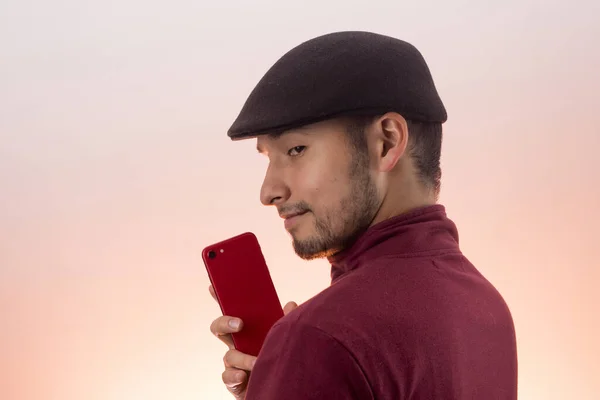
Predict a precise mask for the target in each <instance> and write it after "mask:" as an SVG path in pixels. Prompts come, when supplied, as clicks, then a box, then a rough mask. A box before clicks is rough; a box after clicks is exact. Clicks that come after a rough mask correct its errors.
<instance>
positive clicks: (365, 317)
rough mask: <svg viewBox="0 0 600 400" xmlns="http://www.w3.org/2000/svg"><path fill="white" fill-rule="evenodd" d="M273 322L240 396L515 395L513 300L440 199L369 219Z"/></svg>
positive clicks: (426, 399) (292, 399) (265, 399)
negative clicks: (313, 289)
mask: <svg viewBox="0 0 600 400" xmlns="http://www.w3.org/2000/svg"><path fill="white" fill-rule="evenodd" d="M330 262H331V276H332V284H331V286H330V287H328V288H327V289H325V290H324V291H322V292H321V293H319V294H318V295H317V296H315V297H313V298H312V299H310V300H309V301H307V302H306V303H304V304H302V305H301V306H300V307H298V308H297V309H296V310H294V311H292V312H291V313H290V314H288V315H287V316H285V317H284V318H282V319H281V320H280V321H278V322H277V324H275V325H274V326H273V328H272V329H271V331H270V332H269V335H268V337H267V339H266V341H265V343H264V346H263V348H262V350H261V352H260V354H259V355H258V359H257V363H256V365H255V367H254V370H253V372H252V374H251V377H250V382H249V386H248V392H247V395H246V400H257V399H260V400H281V399H286V400H300V399H302V400H307V399H323V400H334V399H361V400H368V399H390V400H391V399H394V400H396V399H413V400H434V399H444V400H451V399H481V400H492V399H494V400H496V399H502V400H512V399H516V398H517V349H516V342H515V330H514V325H513V321H512V317H511V314H510V311H509V309H508V307H507V305H506V303H505V302H504V300H503V298H502V297H501V295H500V294H499V293H498V292H497V291H496V289H495V288H494V286H492V284H491V283H490V282H488V281H487V280H486V278H484V277H483V276H482V275H481V273H479V272H478V271H477V269H476V268H475V267H474V266H473V265H472V264H471V263H470V262H469V261H468V260H467V258H466V257H465V256H464V255H463V254H462V253H461V251H460V249H459V245H458V233H457V230H456V226H455V225H454V223H453V222H452V221H451V220H449V219H448V218H447V216H446V213H445V209H444V207H443V206H441V205H434V206H429V207H424V208H421V209H417V210H414V211H411V212H409V213H406V214H404V215H401V216H398V217H395V218H392V219H389V220H386V221H384V222H381V223H379V224H377V225H374V226H373V227H371V228H370V229H369V230H368V231H367V232H365V233H364V234H363V235H362V237H361V238H360V239H359V240H358V241H357V242H356V243H355V244H354V245H353V246H352V247H351V248H349V249H347V250H345V251H343V252H342V253H340V254H337V255H336V256H334V257H332V258H331V259H330Z"/></svg>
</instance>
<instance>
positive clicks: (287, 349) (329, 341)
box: [246, 321, 374, 400]
mask: <svg viewBox="0 0 600 400" xmlns="http://www.w3.org/2000/svg"><path fill="white" fill-rule="evenodd" d="M373 398H374V397H373V394H372V391H371V388H370V386H369V383H368V382H367V379H366V377H365V375H364V373H363V371H362V370H361V368H360V366H359V365H358V364H357V362H356V360H355V359H354V357H353V356H352V354H350V352H349V351H348V350H347V349H346V348H345V347H344V346H343V345H342V344H341V343H339V342H338V341H337V340H336V339H335V338H333V337H332V336H330V335H329V334H328V333H326V332H324V331H322V330H320V329H318V328H316V327H314V326H310V325H306V324H303V323H302V322H298V321H296V322H293V323H290V322H289V321H286V323H284V324H281V325H275V326H274V327H273V329H272V330H271V332H270V333H269V335H268V337H267V339H266V340H265V343H264V345H263V348H262V350H261V353H260V354H259V356H258V359H257V362H256V365H255V366H254V368H253V371H252V374H251V375H250V381H249V384H248V390H247V392H246V400H257V399H260V400H280V399H286V400H300V399H302V400H308V399H328V400H335V399H346V400H352V399H361V400H369V399H373Z"/></svg>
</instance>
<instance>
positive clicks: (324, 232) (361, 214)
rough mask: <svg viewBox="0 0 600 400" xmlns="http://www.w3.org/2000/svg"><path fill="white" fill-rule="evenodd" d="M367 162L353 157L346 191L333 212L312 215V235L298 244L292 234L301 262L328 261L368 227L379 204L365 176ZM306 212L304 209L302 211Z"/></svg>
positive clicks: (368, 175)
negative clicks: (302, 260) (326, 258)
mask: <svg viewBox="0 0 600 400" xmlns="http://www.w3.org/2000/svg"><path fill="white" fill-rule="evenodd" d="M368 166H369V160H368V158H366V157H365V155H363V154H355V155H354V156H353V157H352V159H351V165H350V167H349V173H348V176H349V182H350V187H349V191H348V194H347V195H346V196H345V197H343V198H342V199H341V200H340V202H339V203H338V204H337V206H336V208H335V209H329V210H325V212H324V214H323V215H322V216H317V215H316V214H313V215H314V218H315V220H314V228H315V233H314V235H312V237H309V238H306V239H303V240H299V239H297V238H295V237H294V235H293V234H292V244H293V247H294V251H295V253H296V254H297V255H298V256H299V257H300V258H302V259H304V260H313V259H317V258H324V257H330V256H332V255H334V254H336V253H338V252H340V251H342V250H344V249H346V248H348V247H350V246H351V245H352V244H353V243H354V242H355V241H356V239H358V237H359V236H361V235H362V234H363V233H364V232H365V231H366V230H367V229H368V228H369V226H370V225H371V223H372V221H373V219H374V218H375V216H376V214H377V211H378V210H379V207H380V204H381V201H380V196H379V194H378V191H377V187H376V185H375V182H374V181H373V179H372V178H371V176H370V174H369V168H368ZM305 209H308V207H305Z"/></svg>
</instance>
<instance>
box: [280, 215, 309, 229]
mask: <svg viewBox="0 0 600 400" xmlns="http://www.w3.org/2000/svg"><path fill="white" fill-rule="evenodd" d="M307 212H308V211H303V212H299V213H290V214H285V215H282V216H281V218H283V219H284V220H285V221H284V225H285V229H290V228H291V227H292V226H294V224H295V223H296V222H297V221H298V219H299V218H300V217H302V216H303V215H304V214H306V213H307Z"/></svg>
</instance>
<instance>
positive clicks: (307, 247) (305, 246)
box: [292, 235, 335, 260]
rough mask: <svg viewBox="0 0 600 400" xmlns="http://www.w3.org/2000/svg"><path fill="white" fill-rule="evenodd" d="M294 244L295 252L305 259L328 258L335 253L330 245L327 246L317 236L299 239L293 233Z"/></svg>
mask: <svg viewBox="0 0 600 400" xmlns="http://www.w3.org/2000/svg"><path fill="white" fill-rule="evenodd" d="M292 245H293V247H294V252H295V253H296V255H297V256H298V257H300V258H301V259H303V260H316V259H319V258H327V257H329V256H331V255H333V254H334V253H335V251H333V250H332V249H330V248H329V247H328V246H325V245H324V244H323V243H322V242H321V241H319V240H318V239H317V238H308V239H304V240H302V239H298V238H297V237H294V235H292Z"/></svg>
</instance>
